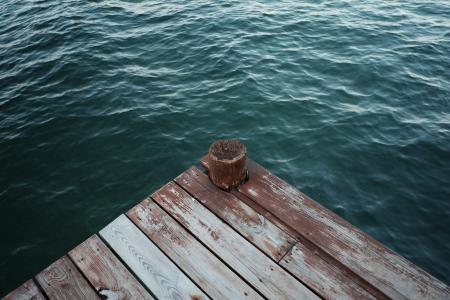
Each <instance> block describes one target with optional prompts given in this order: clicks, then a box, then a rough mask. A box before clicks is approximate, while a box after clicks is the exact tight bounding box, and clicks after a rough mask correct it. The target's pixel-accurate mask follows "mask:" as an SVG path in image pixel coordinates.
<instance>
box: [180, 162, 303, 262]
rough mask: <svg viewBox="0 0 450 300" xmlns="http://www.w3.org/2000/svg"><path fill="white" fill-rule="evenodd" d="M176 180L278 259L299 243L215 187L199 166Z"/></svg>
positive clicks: (190, 169) (242, 203) (268, 253)
mask: <svg viewBox="0 0 450 300" xmlns="http://www.w3.org/2000/svg"><path fill="white" fill-rule="evenodd" d="M175 182H177V183H178V184H179V185H180V186H181V187H183V188H184V189H185V190H187V191H188V192H189V193H190V194H191V195H193V196H194V197H195V198H197V199H198V200H199V201H200V202H202V203H203V204H204V205H205V206H206V207H208V208H209V209H210V210H211V211H212V212H214V213H215V214H216V215H218V216H219V217H220V218H221V219H222V220H224V221H225V222H226V223H228V224H229V225H230V226H231V227H233V228H235V229H236V230H237V231H238V232H240V233H241V234H242V235H243V236H244V237H245V238H247V240H249V241H250V242H251V243H253V244H254V245H256V246H257V247H258V248H259V249H261V250H262V251H264V252H265V253H266V254H267V255H269V256H270V257H272V258H273V259H274V260H276V261H278V260H280V259H281V258H282V257H283V256H284V255H285V254H286V253H287V251H288V250H289V249H290V248H291V246H292V245H293V244H294V243H295V242H296V239H295V238H294V237H293V236H291V235H290V234H289V233H287V232H285V231H283V230H281V229H280V228H279V227H277V226H276V225H274V224H273V223H272V222H271V221H269V220H267V219H266V218H265V217H264V216H262V215H260V214H258V213H257V212H256V211H255V210H254V209H252V208H251V207H249V206H248V205H247V204H245V203H244V202H242V201H241V200H239V199H238V198H236V196H234V195H233V194H230V193H227V192H225V191H223V190H221V189H219V188H217V187H216V186H214V185H213V184H212V183H211V181H210V180H209V178H208V176H206V175H205V174H203V173H202V172H200V170H198V169H197V168H195V167H191V168H189V169H188V170H187V171H185V172H184V173H182V174H181V175H179V176H178V177H177V178H176V179H175Z"/></svg>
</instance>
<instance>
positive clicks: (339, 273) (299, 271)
mask: <svg viewBox="0 0 450 300" xmlns="http://www.w3.org/2000/svg"><path fill="white" fill-rule="evenodd" d="M175 181H176V182H177V183H178V184H179V185H181V186H182V187H183V188H184V189H186V190H187V191H188V192H189V193H190V194H191V195H193V196H194V197H196V198H197V199H198V200H200V201H201V202H202V203H203V204H205V205H206V206H207V207H208V208H209V209H210V210H212V211H213V212H214V213H216V214H217V215H218V216H220V217H221V218H222V219H223V220H224V221H225V222H227V223H228V224H229V225H231V226H232V227H233V228H235V229H236V231H238V232H240V233H241V234H244V236H245V237H246V238H247V239H248V240H250V241H251V242H253V243H254V241H255V240H256V241H259V243H257V246H258V247H259V248H260V249H261V248H262V249H263V250H264V249H265V248H264V247H267V246H269V247H267V248H266V249H265V250H266V251H265V252H266V253H267V254H268V255H269V256H272V255H273V253H277V252H278V251H277V252H274V251H272V253H271V252H270V251H267V250H271V249H276V248H275V246H274V245H276V243H271V241H273V240H275V241H276V240H283V239H279V238H273V237H277V236H280V235H281V236H283V234H280V233H279V232H280V231H281V232H282V233H284V231H283V230H281V229H279V228H278V227H276V226H274V225H271V227H269V228H264V227H265V225H267V224H272V222H271V221H267V220H266V219H267V218H266V217H265V216H267V213H264V217H263V215H262V214H260V213H258V212H256V211H255V210H254V209H253V208H250V207H249V206H247V205H246V204H244V203H243V202H242V201H240V200H241V199H238V198H237V197H236V196H235V195H233V194H230V193H227V192H224V191H222V190H220V189H218V188H216V187H215V186H214V185H213V184H212V183H211V182H210V180H209V178H208V176H207V175H205V174H204V173H202V172H201V171H200V170H198V169H197V168H190V169H188V170H187V171H185V172H184V173H182V174H181V175H180V176H178V177H177V178H176V179H175ZM240 196H241V198H245V197H246V196H242V195H240ZM250 201H251V200H250ZM263 210H264V209H263ZM266 212H267V211H266ZM271 220H273V218H271ZM277 226H280V224H277ZM262 227H263V228H262ZM281 228H283V227H281ZM284 230H286V231H287V232H289V233H290V234H289V235H288V239H289V240H290V242H289V243H284V245H288V246H289V248H285V249H286V250H285V251H280V252H278V253H279V254H282V255H285V254H286V252H287V251H288V250H289V249H290V248H291V246H293V244H292V242H295V239H294V238H293V237H292V236H293V235H298V234H297V233H296V232H295V231H292V230H291V229H290V228H287V227H284ZM266 236H269V241H267V238H266ZM299 238H300V239H301V242H300V243H299V245H301V249H302V254H303V256H304V257H305V259H306V261H307V262H308V263H309V267H308V268H304V267H300V265H301V264H300V262H299V263H292V264H282V265H283V266H285V267H286V268H287V269H288V270H289V271H290V272H291V273H292V274H294V275H295V276H296V277H297V278H298V279H300V280H301V281H302V282H304V283H305V284H307V285H308V286H309V287H310V288H312V289H314V290H315V291H316V292H317V293H318V294H319V295H321V296H322V297H325V298H333V295H339V296H340V297H342V298H346V299H370V298H374V297H376V298H379V299H381V298H383V296H384V295H383V294H382V293H380V292H379V291H377V290H376V289H374V288H373V287H372V286H371V285H369V284H367V282H364V281H363V280H361V279H360V278H359V277H358V276H356V275H355V274H353V273H352V272H349V271H348V270H347V268H345V267H344V266H343V265H342V264H340V263H339V262H337V261H336V260H335V259H333V258H332V257H330V256H329V255H326V254H325V253H324V252H323V251H321V250H320V249H319V248H317V247H316V246H315V245H312V244H311V243H308V242H307V241H305V239H302V238H301V237H299ZM285 240H287V239H285ZM297 248H300V246H299V247H297ZM297 248H296V249H297ZM268 252H269V253H268ZM324 254H325V255H324ZM282 255H279V256H272V257H273V258H275V259H277V260H278V259H279V258H281V257H282ZM296 258H297V257H296ZM293 259H294V258H290V260H293ZM313 266H317V268H314V267H313ZM323 278H326V280H323Z"/></svg>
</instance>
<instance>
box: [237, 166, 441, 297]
mask: <svg viewBox="0 0 450 300" xmlns="http://www.w3.org/2000/svg"><path fill="white" fill-rule="evenodd" d="M248 168H249V171H250V174H251V175H250V180H249V181H248V182H246V183H245V184H244V185H242V186H241V187H240V188H239V192H241V193H243V194H245V195H246V196H248V197H250V198H251V199H252V200H254V201H255V202H257V203H258V204H260V205H261V206H263V207H265V208H266V209H267V210H269V211H270V212H271V213H273V214H274V215H276V216H277V217H278V218H280V219H282V220H285V221H286V222H287V223H288V225H289V226H291V227H292V228H294V229H295V230H297V231H298V232H299V233H300V234H302V235H303V236H305V237H306V238H307V239H309V240H310V241H311V242H313V243H314V244H316V245H317V246H319V247H320V248H321V249H323V250H324V251H325V252H327V253H328V254H329V255H331V256H332V257H334V258H336V259H337V260H339V261H340V262H341V263H342V264H344V265H345V266H346V267H348V268H349V269H350V270H352V271H353V272H355V273H356V274H358V275H359V276H361V277H362V278H363V279H364V280H366V281H367V282H369V283H370V284H372V285H373V286H375V287H376V288H377V289H379V290H380V291H382V292H383V293H385V294H386V295H387V296H389V297H392V298H396V299H405V298H408V299H423V298H427V299H443V298H448V297H450V291H449V288H448V287H447V286H446V285H445V284H443V283H442V282H440V281H439V280H437V279H436V278H434V277H433V276H431V275H430V274H428V273H426V272H425V271H423V270H421V269H420V268H418V267H416V266H415V265H414V264H412V263H411V262H409V261H408V260H406V259H405V258H403V257H401V256H400V255H398V254H396V253H394V252H393V251H391V250H389V249H387V248H386V247H384V246H383V245H381V244H380V243H379V242H378V241H376V240H374V239H373V238H371V237H370V236H368V235H367V234H365V233H363V232H362V231H361V230H359V229H357V228H356V227H354V226H352V225H351V224H349V223H348V222H346V221H345V220H344V219H342V218H340V217H339V216H337V215H336V214H334V213H333V212H331V211H330V210H328V209H326V208H324V207H323V206H321V205H320V204H318V203H317V202H315V201H313V200H312V199H311V198H309V197H308V196H306V195H304V194H302V193H301V192H299V191H298V190H296V189H295V188H293V187H292V186H290V185H288V184H287V183H285V182H284V181H283V180H281V179H279V178H278V177H276V176H274V175H273V174H271V173H270V172H268V171H267V170H266V169H264V168H263V167H261V166H259V165H258V164H256V163H254V162H252V161H250V160H249V161H248ZM254 191H257V194H256V195H255V192H254Z"/></svg>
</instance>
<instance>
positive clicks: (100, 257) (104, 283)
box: [69, 235, 153, 300]
mask: <svg viewBox="0 0 450 300" xmlns="http://www.w3.org/2000/svg"><path fill="white" fill-rule="evenodd" d="M69 256H70V257H71V258H72V259H73V261H74V262H75V264H76V265H77V266H78V268H80V270H81V271H82V272H83V274H84V276H85V277H86V278H87V279H88V280H89V282H90V283H91V284H92V286H93V287H94V288H95V289H96V291H97V292H98V293H99V294H100V295H102V296H104V297H109V298H111V299H112V298H117V299H123V300H125V299H153V297H152V296H151V295H150V294H149V293H148V292H147V290H146V289H145V288H144V287H142V285H141V284H140V283H139V281H138V280H137V279H136V278H135V277H134V276H133V275H132V274H131V273H130V272H129V271H128V269H127V268H125V266H124V265H123V264H122V263H121V262H120V261H119V259H118V258H117V257H116V256H115V255H114V254H113V253H112V251H111V250H109V248H108V247H107V246H106V245H105V244H104V243H103V242H102V241H101V240H100V238H99V237H98V236H97V235H93V236H91V237H90V238H88V239H87V240H85V241H84V242H83V243H81V244H80V245H78V246H77V247H76V248H75V249H73V250H71V251H70V252H69Z"/></svg>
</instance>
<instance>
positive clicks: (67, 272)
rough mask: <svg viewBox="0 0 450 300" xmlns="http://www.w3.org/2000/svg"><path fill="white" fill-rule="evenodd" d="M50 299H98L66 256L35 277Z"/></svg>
mask: <svg viewBox="0 0 450 300" xmlns="http://www.w3.org/2000/svg"><path fill="white" fill-rule="evenodd" d="M36 280H37V281H38V282H39V285H40V286H41V287H42V289H43V290H44V291H45V293H46V294H47V296H48V297H49V298H50V299H67V300H69V299H100V298H99V297H98V296H97V294H96V293H95V291H94V290H93V289H92V287H91V286H90V285H89V283H88V282H87V281H86V279H84V278H83V276H82V275H81V274H80V272H79V271H78V270H77V268H76V267H75V265H74V264H73V263H72V262H71V261H70V259H69V258H68V257H67V256H63V257H62V258H60V259H58V260H57V261H56V262H54V263H53V264H51V265H50V266H49V267H48V268H46V269H45V270H43V271H42V272H40V273H39V274H38V275H37V276H36Z"/></svg>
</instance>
